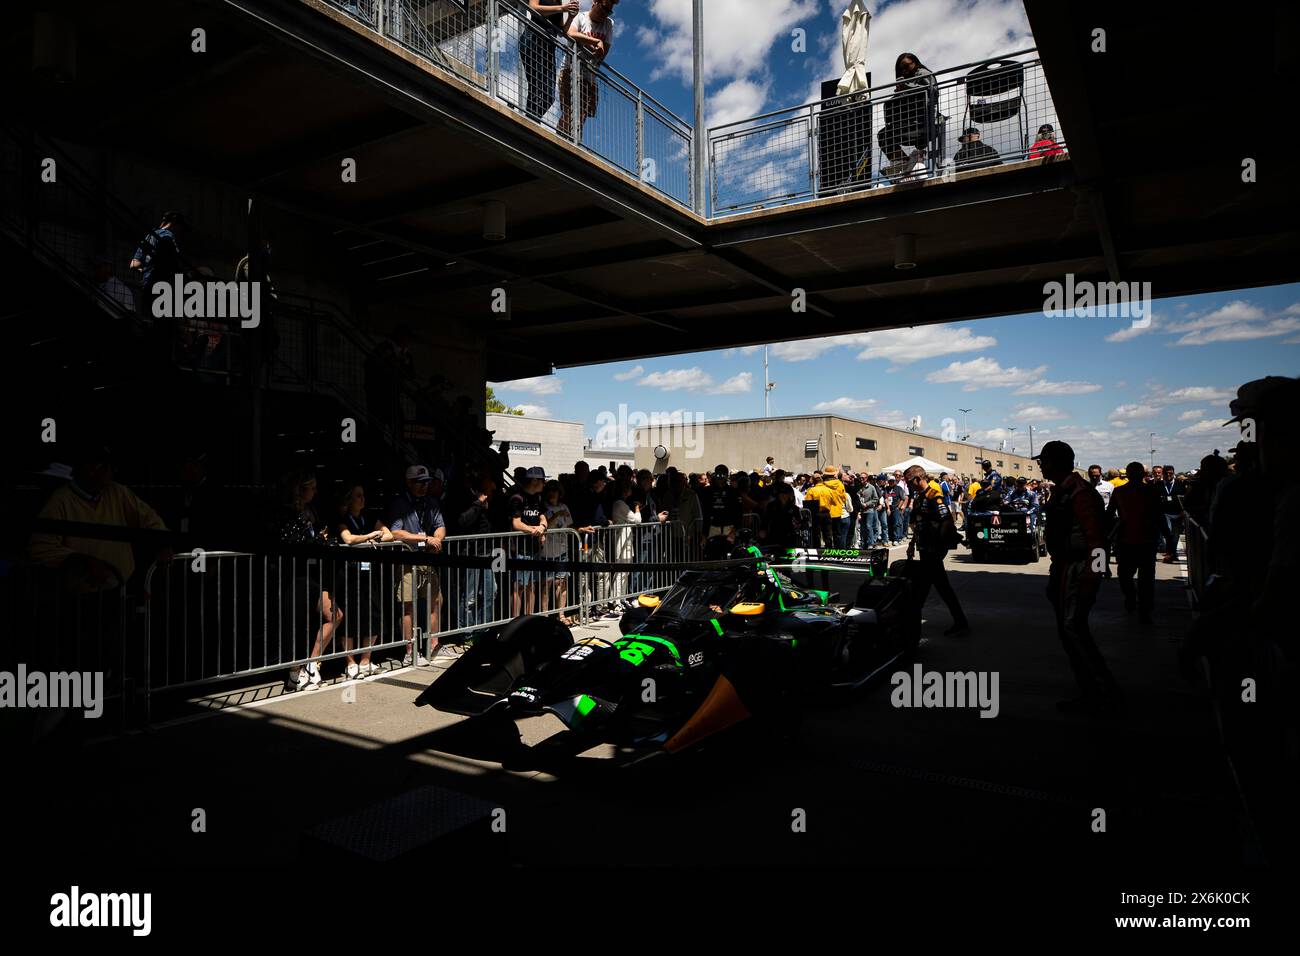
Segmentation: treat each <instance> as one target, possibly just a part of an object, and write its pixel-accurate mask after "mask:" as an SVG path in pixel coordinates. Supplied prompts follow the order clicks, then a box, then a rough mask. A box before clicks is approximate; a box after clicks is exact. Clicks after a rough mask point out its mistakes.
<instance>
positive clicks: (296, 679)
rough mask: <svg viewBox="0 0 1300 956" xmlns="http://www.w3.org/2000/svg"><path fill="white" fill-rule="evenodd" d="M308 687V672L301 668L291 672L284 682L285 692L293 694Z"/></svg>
mask: <svg viewBox="0 0 1300 956" xmlns="http://www.w3.org/2000/svg"><path fill="white" fill-rule="evenodd" d="M306 686H307V671H306V670H305V669H303V668H301V667H299V668H296V669H294V670H291V671H289V676H288V678H286V680H285V682H284V691H285V693H286V694H291V693H293V692H294V691H298V690H302V689H303V688H304V687H306Z"/></svg>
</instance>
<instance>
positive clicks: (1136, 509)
mask: <svg viewBox="0 0 1300 956" xmlns="http://www.w3.org/2000/svg"><path fill="white" fill-rule="evenodd" d="M1124 473H1125V474H1126V475H1127V476H1128V482H1127V483H1125V484H1123V485H1120V486H1119V487H1118V488H1116V489H1115V490H1114V491H1112V492H1111V494H1110V505H1109V507H1108V508H1107V509H1106V514H1107V516H1108V517H1110V518H1111V520H1112V521H1118V522H1119V527H1118V531H1117V535H1116V539H1115V560H1116V562H1117V563H1118V565H1119V586H1120V590H1121V591H1122V592H1123V593H1124V610H1126V611H1128V612H1129V613H1132V612H1133V611H1137V612H1138V620H1139V623H1141V624H1142V625H1143V626H1144V627H1145V626H1147V625H1149V624H1150V623H1151V609H1152V607H1154V606H1155V584H1156V539H1157V538H1158V537H1159V535H1160V520H1161V515H1160V501H1159V499H1158V498H1157V497H1156V493H1155V490H1154V489H1153V488H1152V487H1151V486H1150V485H1148V484H1147V483H1146V482H1145V481H1143V479H1144V478H1145V477H1146V468H1144V467H1143V465H1142V462H1140V461H1131V462H1129V463H1128V467H1127V468H1126V469H1125V470H1124ZM1134 575H1136V576H1137V587H1136V589H1135V588H1134V586H1133V577H1134Z"/></svg>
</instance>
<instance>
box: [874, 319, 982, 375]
mask: <svg viewBox="0 0 1300 956" xmlns="http://www.w3.org/2000/svg"><path fill="white" fill-rule="evenodd" d="M862 340H863V341H862V344H863V345H864V346H865V347H864V348H863V349H862V351H861V352H859V353H858V359H859V360H860V361H863V362H866V361H870V360H871V359H887V360H888V361H890V362H896V363H898V364H900V365H905V364H907V363H908V362H918V361H920V360H921V359H928V358H937V357H938V356H940V355H952V354H954V353H957V352H976V351H979V350H980V349H991V348H993V347H994V346H995V345H997V344H998V340H997V339H995V338H994V337H993V336H991V335H972V334H971V330H970V329H969V328H967V327H966V326H960V327H958V328H955V329H954V328H951V327H950V326H945V325H923V326H920V327H918V328H914V329H882V330H881V331H879V332H866V333H863V335H862Z"/></svg>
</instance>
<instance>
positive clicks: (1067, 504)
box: [1034, 441, 1122, 716]
mask: <svg viewBox="0 0 1300 956" xmlns="http://www.w3.org/2000/svg"><path fill="white" fill-rule="evenodd" d="M1034 460H1035V461H1037V462H1038V463H1039V467H1040V468H1041V469H1042V472H1043V477H1044V478H1046V479H1047V480H1049V481H1053V482H1055V483H1056V490H1055V492H1054V493H1053V494H1052V497H1051V499H1050V500H1049V501H1048V503H1047V507H1046V508H1045V509H1044V517H1045V519H1046V523H1047V535H1046V537H1047V553H1048V554H1049V555H1050V556H1051V559H1052V566H1051V569H1050V570H1049V572H1048V576H1047V599H1048V600H1049V601H1050V602H1051V604H1052V610H1053V611H1054V613H1055V615H1056V633H1057V635H1058V636H1059V637H1060V639H1061V644H1062V646H1063V647H1064V648H1065V655H1066V657H1067V658H1068V659H1069V661H1070V667H1071V669H1072V670H1073V671H1074V679H1075V681H1076V683H1077V684H1078V686H1079V692H1080V696H1079V697H1077V698H1074V699H1072V700H1063V701H1061V702H1060V703H1059V704H1057V708H1058V709H1059V710H1060V711H1062V712H1063V713H1074V714H1087V715H1092V716H1096V715H1105V714H1112V713H1115V712H1116V711H1118V710H1119V709H1121V707H1122V699H1121V697H1122V695H1121V694H1120V691H1119V687H1118V686H1117V685H1116V683H1115V679H1114V678H1113V677H1112V676H1111V673H1110V669H1109V668H1108V667H1107V666H1106V660H1105V658H1103V657H1102V656H1101V651H1099V650H1098V649H1097V645H1096V643H1095V642H1094V641H1093V639H1092V632H1091V630H1089V628H1088V615H1089V613H1090V612H1091V611H1092V606H1093V604H1094V603H1096V600H1097V590H1098V588H1099V587H1100V585H1101V576H1102V574H1103V573H1104V572H1105V570H1106V524H1105V517H1106V516H1105V511H1104V509H1103V507H1102V502H1101V495H1099V494H1097V492H1096V491H1095V490H1094V489H1093V487H1092V486H1091V485H1090V484H1088V481H1087V479H1085V478H1081V477H1080V476H1079V474H1078V472H1076V471H1075V470H1074V449H1073V448H1071V447H1070V446H1069V445H1067V444H1066V443H1065V442H1063V441H1049V442H1048V443H1047V444H1045V445H1044V446H1043V450H1042V451H1041V452H1039V453H1038V454H1037V455H1035V456H1034Z"/></svg>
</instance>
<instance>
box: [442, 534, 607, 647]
mask: <svg viewBox="0 0 1300 956" xmlns="http://www.w3.org/2000/svg"><path fill="white" fill-rule="evenodd" d="M442 550H443V554H445V555H447V556H448V557H449V558H453V559H454V558H458V557H459V558H465V557H468V558H474V559H477V560H476V562H475V563H476V565H477V563H478V562H486V564H485V566H483V567H478V566H472V567H471V566H468V565H467V566H456V565H455V564H453V565H452V566H450V567H444V568H439V569H438V570H439V571H440V572H441V573H442V589H443V593H444V595H445V599H444V601H443V605H444V624H445V626H444V627H443V628H442V630H440V631H439V637H443V636H453V635H463V634H471V633H473V632H474V631H476V630H480V629H482V628H485V627H494V626H496V625H499V624H504V623H506V622H507V621H511V620H513V619H514V618H516V617H518V616H519V615H520V614H562V615H566V616H567V615H568V614H569V612H572V611H578V610H579V608H580V601H579V600H578V595H579V589H578V587H577V585H576V584H575V582H574V581H573V578H574V574H573V573H572V571H570V570H566V569H560V568H541V567H536V568H529V567H510V566H509V564H510V561H511V560H516V561H530V560H538V561H542V560H545V561H557V562H560V561H563V562H577V561H579V560H580V558H581V544H580V541H579V537H578V533H577V532H576V531H574V530H573V529H572V528H552V529H549V530H547V531H546V532H545V534H543V535H542V536H541V540H540V541H536V540H534V537H533V535H531V534H526V533H524V532H519V531H511V532H506V533H502V534H472V535H457V536H455V537H449V538H446V539H444V540H443V543H442Z"/></svg>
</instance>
